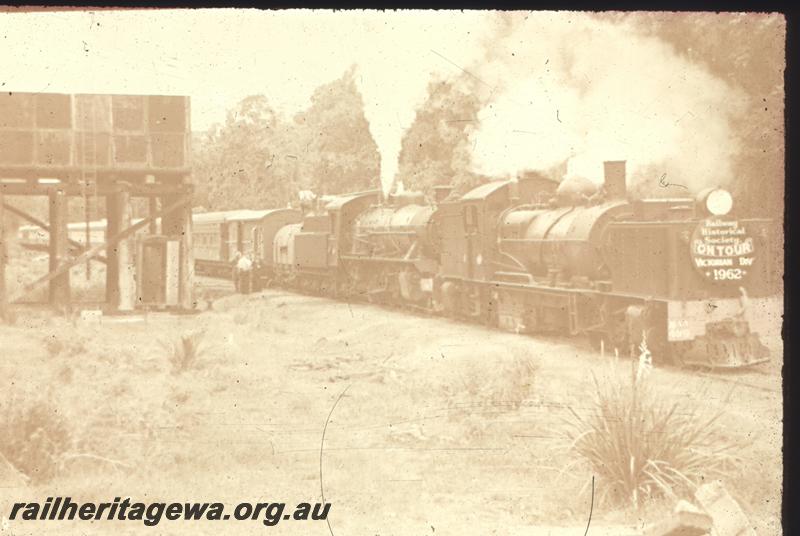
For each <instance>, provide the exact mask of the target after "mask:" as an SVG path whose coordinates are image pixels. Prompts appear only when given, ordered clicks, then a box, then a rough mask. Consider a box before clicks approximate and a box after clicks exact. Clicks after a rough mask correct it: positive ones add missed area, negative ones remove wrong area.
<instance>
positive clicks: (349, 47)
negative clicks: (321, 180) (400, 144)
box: [0, 9, 494, 130]
mask: <svg viewBox="0 0 800 536" xmlns="http://www.w3.org/2000/svg"><path fill="white" fill-rule="evenodd" d="M493 17H494V16H493V15H492V14H490V13H486V12H483V13H479V12H472V13H467V14H462V13H459V12H427V13H424V14H420V13H419V12H388V13H387V12H378V11H371V12H356V11H352V12H338V13H334V12H330V11H302V10H291V11H281V12H275V11H259V10H237V9H221V10H147V11H144V10H128V11H103V10H101V11H62V12H47V13H14V12H13V11H11V12H9V13H2V14H0V38H2V45H0V72H2V75H0V87H1V88H2V90H9V91H41V92H62V93H79V92H85V93H134V94H135V93H144V94H180V95H189V96H191V98H192V122H193V125H192V129H193V130H205V129H206V128H207V127H208V126H209V125H210V124H211V123H213V122H216V121H221V120H223V119H224V116H225V115H224V114H225V109H226V108H227V107H229V106H231V105H232V104H233V103H235V102H236V101H237V100H238V99H240V98H242V97H244V96H247V95H251V94H260V93H261V94H265V95H267V96H268V98H269V99H270V101H271V102H273V103H274V106H275V107H277V108H279V109H282V110H284V111H286V112H289V113H293V112H295V111H298V110H300V109H302V108H304V107H305V106H307V104H308V98H309V96H310V94H311V92H312V91H313V90H314V88H316V87H317V86H319V85H320V84H323V83H325V82H328V81H330V80H333V79H336V78H338V77H340V76H341V75H342V73H343V72H344V71H345V70H346V69H347V68H348V67H349V66H350V65H352V64H354V63H357V64H359V65H360V69H359V71H358V73H359V75H360V85H361V86H362V92H364V94H365V98H366V99H367V100H368V105H372V106H381V107H384V108H387V107H392V106H395V105H399V99H401V98H402V99H406V98H407V97H408V96H409V95H414V96H417V95H419V94H420V93H421V88H422V89H424V86H425V84H426V83H427V80H428V78H429V76H430V74H431V73H432V72H436V71H438V72H443V73H448V72H451V73H455V72H458V68H457V67H455V66H454V65H453V64H451V63H450V62H452V63H454V64H457V65H467V64H469V63H470V62H471V61H472V60H473V59H474V58H473V55H474V54H475V51H476V50H478V49H479V48H480V47H479V44H480V43H479V40H480V37H481V34H482V33H483V32H485V31H487V30H489V29H491V24H487V22H489V21H491V20H492V19H493ZM440 55H441V56H444V57H445V58H447V60H449V61H447V60H445V59H443V58H442V57H441V56H440ZM381 96H382V97H384V98H381V99H380V102H378V100H377V97H381ZM370 97H373V98H374V100H373V99H370ZM369 101H371V102H369ZM406 106H407V107H409V108H412V107H413V103H408V104H407V105H406ZM385 111H387V110H384V112H385ZM394 115H395V116H396V120H397V121H399V122H400V123H406V122H408V121H409V120H410V119H409V117H403V115H406V114H399V110H398V114H394ZM412 117H413V116H412Z"/></svg>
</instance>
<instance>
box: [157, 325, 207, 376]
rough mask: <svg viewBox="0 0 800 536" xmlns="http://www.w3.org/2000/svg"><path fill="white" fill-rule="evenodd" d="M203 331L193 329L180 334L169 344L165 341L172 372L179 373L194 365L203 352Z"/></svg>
mask: <svg viewBox="0 0 800 536" xmlns="http://www.w3.org/2000/svg"><path fill="white" fill-rule="evenodd" d="M204 336H205V332H204V331H193V332H190V333H186V334H184V335H181V336H180V339H179V340H178V341H176V342H173V343H171V344H169V343H165V344H164V347H165V348H166V349H167V358H168V359H169V362H170V363H171V364H172V372H173V373H174V374H179V373H181V372H184V371H186V370H189V369H190V368H193V367H196V366H197V364H198V361H199V358H200V355H201V354H202V353H203V348H202V342H203V337H204Z"/></svg>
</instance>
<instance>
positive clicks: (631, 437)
mask: <svg viewBox="0 0 800 536" xmlns="http://www.w3.org/2000/svg"><path fill="white" fill-rule="evenodd" d="M594 384H595V397H594V401H593V403H592V407H591V410H590V412H589V413H588V415H579V414H578V413H576V412H575V411H574V410H572V409H570V411H571V412H572V417H573V418H572V420H571V422H570V423H569V425H570V426H569V427H568V430H569V431H568V432H567V433H568V436H569V439H570V440H571V442H572V445H573V447H574V449H575V450H576V451H577V452H578V454H580V456H582V457H583V458H584V459H586V460H587V461H588V462H589V464H590V465H591V467H592V470H593V471H594V473H595V474H596V475H598V476H599V484H600V486H602V487H601V488H599V490H600V498H601V499H610V500H612V501H613V502H615V503H617V504H624V503H628V504H630V505H632V506H633V507H634V508H638V507H639V506H640V505H641V504H642V503H643V502H644V501H646V500H651V499H657V498H664V497H666V498H668V499H670V500H675V499H677V498H681V497H687V496H690V495H691V494H692V493H693V492H694V490H695V489H696V487H697V485H698V484H699V483H701V482H702V481H703V480H705V481H709V480H710V479H713V478H724V477H726V476H729V474H730V472H731V470H732V469H733V467H734V466H735V464H736V463H737V462H738V461H739V460H738V458H737V457H736V455H735V452H736V451H737V450H739V449H740V448H741V447H742V445H734V444H732V443H730V442H729V441H728V440H726V439H725V436H724V434H723V432H722V429H721V427H720V425H719V424H718V422H717V421H718V420H719V418H720V417H721V415H722V413H721V412H717V413H714V414H708V413H707V412H706V411H704V410H703V409H701V408H703V404H702V403H694V404H691V405H687V404H683V403H681V402H680V401H676V400H674V399H668V398H664V397H663V396H659V395H658V394H657V393H655V392H654V390H653V389H652V387H651V386H650V385H649V384H648V383H647V381H646V380H644V381H638V382H637V381H636V378H635V376H632V377H631V379H630V381H620V380H611V381H607V382H603V383H600V382H598V381H597V378H595V379H594Z"/></svg>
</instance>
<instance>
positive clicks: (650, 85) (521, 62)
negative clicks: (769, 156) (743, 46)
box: [470, 13, 744, 196]
mask: <svg viewBox="0 0 800 536" xmlns="http://www.w3.org/2000/svg"><path fill="white" fill-rule="evenodd" d="M470 71H471V72H472V73H473V74H474V76H475V77H476V78H478V79H479V80H480V83H481V85H483V86H486V87H490V88H491V90H490V92H489V96H488V97H487V98H486V100H485V105H484V107H483V109H482V110H481V112H480V113H479V115H478V120H479V126H478V128H477V129H475V130H474V131H473V133H472V135H471V138H470V141H471V143H472V146H473V148H474V149H473V154H472V160H473V161H472V165H473V168H474V171H476V172H478V173H482V174H485V175H489V176H495V177H502V176H509V175H512V176H513V175H516V174H517V173H518V172H520V171H522V170H526V169H539V170H541V169H546V168H552V167H553V166H557V165H558V164H560V163H563V162H564V161H567V169H568V172H567V175H568V176H570V175H580V176H583V177H586V178H588V179H590V180H592V181H594V182H601V181H602V162H603V161H604V160H627V162H628V185H629V188H632V189H635V190H638V191H639V192H642V193H646V194H647V195H653V194H655V195H658V194H662V195H672V196H675V195H680V194H681V190H682V189H681V190H679V189H675V188H670V187H666V188H663V186H664V184H665V183H666V184H672V185H683V186H686V187H687V188H688V189H689V190H690V191H697V190H699V189H702V188H704V187H708V186H721V185H725V184H726V183H728V182H729V181H730V180H731V178H732V177H731V174H732V173H731V163H732V157H733V156H734V155H735V154H736V151H737V140H736V137H735V136H734V135H733V132H732V129H731V127H730V123H731V121H732V120H733V119H734V118H735V117H736V116H737V114H740V113H742V110H743V107H744V96H743V95H742V94H741V93H740V92H738V91H736V90H734V89H732V88H731V87H730V86H729V85H728V84H727V83H725V82H724V81H723V80H720V79H718V78H715V77H714V76H712V75H711V74H710V73H709V72H708V71H707V70H705V69H704V68H703V67H702V66H700V65H699V64H696V63H692V62H690V61H688V60H686V59H684V58H682V57H680V56H678V55H677V54H676V52H675V51H674V49H673V48H671V46H669V45H668V44H666V43H664V42H662V41H660V40H658V39H656V38H652V37H648V36H645V35H644V34H642V33H641V32H640V31H638V30H637V29H636V28H635V26H634V25H633V24H630V23H624V22H623V23H611V22H606V21H602V20H599V19H598V18H596V17H595V16H592V15H590V14H578V13H533V14H529V15H527V14H519V13H514V14H511V15H507V16H505V18H503V19H501V22H500V24H498V26H497V28H496V38H495V39H494V40H493V42H492V45H491V47H490V48H489V49H487V53H486V56H485V57H484V58H481V60H480V61H478V62H477V63H476V64H475V66H474V67H473V68H471V69H470ZM665 174H666V175H665ZM557 178H561V177H557ZM659 186H661V188H660V187H659ZM683 192H684V193H685V192H686V191H685V190H683Z"/></svg>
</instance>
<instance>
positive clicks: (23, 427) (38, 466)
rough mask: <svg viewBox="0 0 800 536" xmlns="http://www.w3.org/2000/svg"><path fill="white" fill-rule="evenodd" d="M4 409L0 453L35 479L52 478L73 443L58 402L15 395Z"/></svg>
mask: <svg viewBox="0 0 800 536" xmlns="http://www.w3.org/2000/svg"><path fill="white" fill-rule="evenodd" d="M1 409H2V411H0V455H2V456H3V457H4V458H5V459H6V460H7V461H8V462H9V463H10V464H11V465H12V466H13V467H14V468H15V469H16V470H17V471H19V472H20V473H22V474H23V475H25V476H26V477H27V478H28V479H29V480H30V481H31V482H33V483H39V482H46V481H48V480H50V479H51V478H52V477H53V476H55V474H56V473H57V472H58V470H59V468H60V467H61V463H62V461H63V456H64V455H65V453H66V452H67V450H68V448H69V446H70V445H71V433H70V430H69V428H68V427H67V426H66V424H65V422H64V419H63V418H62V417H61V416H60V415H59V414H58V413H57V406H56V405H55V404H53V403H51V402H48V401H46V400H42V399H39V400H33V401H21V400H15V399H13V398H11V397H9V399H8V400H7V401H6V403H5V404H3V406H2V407H1Z"/></svg>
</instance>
